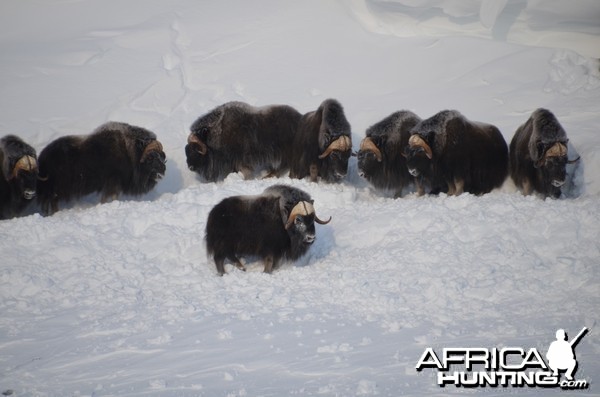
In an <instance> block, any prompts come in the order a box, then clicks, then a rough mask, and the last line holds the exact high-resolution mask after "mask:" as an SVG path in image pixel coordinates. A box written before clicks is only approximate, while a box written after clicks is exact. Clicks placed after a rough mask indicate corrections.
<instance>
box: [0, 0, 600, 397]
mask: <svg viewBox="0 0 600 397" xmlns="http://www.w3.org/2000/svg"><path fill="white" fill-rule="evenodd" d="M599 50H600V3H598V2H597V1H595V0H589V1H586V0H577V1H573V2H566V1H553V0H538V1H535V0H530V1H503V0H498V1H491V0H484V1H475V0H472V1H463V0H461V1H441V0H429V1H419V2H417V1H414V0H397V1H391V0H390V1H383V0H347V1H341V0H340V1H335V0H326V1H322V0H307V1H296V2H291V1H285V2H282V1H277V0H258V1H252V2H250V1H239V0H222V1H213V2H208V1H204V2H198V1H193V0H174V1H170V2H164V1H159V0H131V1H127V2H122V1H116V0H102V1H100V0H80V1H77V0H73V1H61V0H53V1H44V2H40V1H33V0H4V1H2V3H1V4H0V51H1V53H2V56H1V57H0V135H4V134H8V133H16V134H18V135H20V136H22V137H23V138H25V139H26V140H27V141H28V142H29V143H30V144H32V145H33V146H34V147H35V148H36V149H37V150H38V152H39V151H41V149H42V148H43V147H44V146H45V145H46V144H47V143H48V142H50V141H51V140H53V139H55V138H57V137H59V136H62V135H67V134H83V133H89V132H91V131H92V130H93V129H94V128H95V127H97V126H98V125H100V124H101V123H103V122H105V121H108V120H115V121H124V122H127V123H130V124H136V125H140V126H143V127H145V128H148V129H151V130H153V131H154V132H156V134H157V135H158V136H159V139H160V140H161V141H162V142H163V144H164V147H165V151H166V153H167V157H168V159H169V162H168V164H167V169H168V170H167V175H166V177H165V179H164V180H162V181H161V182H160V183H159V185H158V186H157V188H156V189H155V191H153V192H151V193H150V194H148V195H146V196H144V197H142V198H139V199H132V198H127V197H125V198H123V199H122V200H120V201H114V202H112V203H109V204H104V205H100V204H98V200H97V198H96V197H91V198H88V199H86V200H83V201H82V202H80V203H77V204H74V205H72V206H70V208H67V209H65V210H63V211H60V212H58V213H57V214H55V215H54V216H52V217H47V218H43V217H41V216H40V215H38V214H35V213H33V214H31V215H29V216H25V217H21V218H17V219H12V220H7V221H1V222H0V393H2V392H4V393H5V394H12V395H13V396H79V395H81V396H140V395H144V396H148V395H152V396H284V395H299V396H307V395H323V396H351V395H379V396H397V395H430V396H431V395H450V394H459V393H461V394H462V393H465V392H469V393H475V392H476V393H480V394H485V395H505V394H507V393H508V394H519V395H538V394H540V395H542V394H543V395H548V394H550V395H555V394H557V393H569V394H573V395H578V394H584V395H600V386H599V385H598V383H599V382H600V338H598V331H597V329H596V327H595V326H596V322H597V321H598V316H599V314H600V271H599V266H600V263H599V262H600V134H598V125H599V121H600V117H599V109H600V107H599V105H600V68H599V62H598V59H597V58H598V56H600V54H599V53H598V51H599ZM328 97H333V98H337V99H338V100H339V101H340V102H341V103H342V104H343V105H344V107H345V110H346V115H347V117H348V119H349V121H350V123H351V124H352V127H353V139H354V146H355V148H357V146H358V142H359V141H360V139H361V138H362V137H363V136H364V131H365V129H366V128H367V127H369V126H370V125H371V124H374V123H375V122H377V121H379V120H381V119H382V118H384V117H385V116H387V115H388V114H390V113H392V112H394V111H396V110H400V109H410V110H413V111H414V112H416V113H417V114H419V115H420V116H421V117H429V116H431V115H432V114H434V113H436V112H437V111H439V110H442V109H446V108H454V109H458V110H460V111H461V112H462V113H463V114H464V115H465V116H467V117H468V118H470V119H472V120H479V121H485V122H489V123H493V124H495V125H497V126H498V127H499V128H500V130H501V131H502V132H503V134H504V137H505V138H506V140H507V141H509V140H510V139H511V138H512V135H513V133H514V131H515V130H516V128H517V127H518V126H519V125H520V124H522V123H523V122H524V121H525V120H526V119H527V118H528V117H529V115H530V113H531V112H532V111H533V110H534V109H536V108H538V107H546V108H549V109H551V110H552V111H553V112H554V113H555V114H556V115H557V117H558V118H559V120H560V121H561V123H562V124H563V126H564V127H565V129H566V130H567V133H568V135H569V138H570V150H571V151H572V153H573V155H574V154H575V153H577V154H578V155H580V156H581V159H582V161H581V163H580V164H579V166H578V167H574V168H573V169H571V171H572V174H573V181H572V183H573V185H572V186H571V188H570V190H569V192H568V193H569V194H568V197H563V198H561V199H559V200H550V199H549V200H543V199H540V198H539V197H534V196H529V197H524V196H522V195H521V194H520V193H518V192H516V191H515V188H514V186H513V185H512V183H511V182H510V181H508V182H507V183H506V184H505V186H504V187H503V188H502V189H499V190H498V191H494V192H492V193H490V194H487V195H484V196H482V197H474V196H471V195H468V194H465V195H462V196H459V197H447V196H445V195H442V196H439V197H416V196H414V195H409V196H407V197H405V198H402V199H396V200H394V199H391V198H389V197H385V196H384V195H382V194H379V193H377V192H374V191H373V190H372V189H371V188H370V187H369V186H368V185H367V184H366V183H365V182H364V181H362V180H361V179H360V178H359V177H358V175H357V174H356V163H355V160H354V159H352V160H351V165H350V173H351V174H350V175H349V177H348V178H347V181H345V182H344V183H343V184H340V185H332V184H314V183H309V182H307V181H299V180H291V179H288V178H282V179H280V180H254V181H243V180H242V179H241V177H240V176H239V175H231V176H229V177H228V178H227V179H226V180H225V181H224V182H222V183H217V184H214V183H212V184H203V183H200V182H199V181H198V180H197V178H196V177H195V175H194V174H193V173H192V172H190V171H188V170H187V168H186V165H185V155H184V151H183V147H184V144H185V140H186V137H187V135H188V133H189V131H188V128H189V125H190V124H191V123H192V122H193V121H194V119H195V118H196V117H198V116H200V115H202V114H203V113H205V112H207V111H208V110H210V109H212V108H213V107H215V106H217V105H220V104H222V103H224V102H226V101H230V100H243V101H246V102H249V103H251V104H254V105H267V104H273V103H285V104H289V105H292V106H294V107H296V108H297V109H298V110H299V111H301V112H308V111H310V110H314V109H316V108H317V106H318V105H319V103H320V102H321V101H322V100H323V99H325V98H328ZM275 182H284V183H289V184H292V185H294V186H297V187H300V188H302V189H305V190H306V191H308V192H309V193H310V194H311V195H312V196H313V198H315V208H316V210H317V213H318V214H319V216H321V217H323V218H325V217H328V216H330V215H331V216H332V217H333V220H332V222H331V223H330V224H328V225H325V226H318V227H317V241H316V242H315V244H314V245H313V246H312V247H311V249H310V250H309V253H308V254H307V256H306V257H304V258H302V259H301V260H299V261H298V262H296V263H288V264H285V265H284V266H283V267H282V268H281V269H280V270H278V271H276V272H274V273H273V274H272V275H265V274H263V273H262V272H261V265H260V264H259V263H251V264H250V266H249V271H248V272H247V273H243V272H240V271H238V270H235V269H233V268H232V267H228V270H229V274H228V275H226V276H224V277H218V276H217V273H216V270H215V268H214V264H212V262H211V261H209V260H208V259H207V257H206V251H205V249H204V245H203V234H204V227H205V222H206V217H207V215H208V212H209V211H210V209H211V208H212V206H214V205H215V204H216V203H217V202H219V201H220V200H221V199H223V198H225V197H228V196H230V195H237V194H255V193H259V192H261V191H262V190H264V188H266V187H267V186H269V185H271V184H273V183H275ZM31 212H34V211H33V210H32V211H31ZM584 326H587V327H588V328H590V330H591V332H589V333H588V334H587V335H586V336H585V337H584V338H583V339H582V340H581V342H580V343H579V344H578V345H577V346H576V355H577V360H578V362H579V368H578V371H577V373H576V378H577V379H585V380H587V381H588V383H589V387H588V388H587V389H586V390H583V391H568V392H567V391H561V390H559V389H556V390H554V389H543V388H527V387H526V388H513V387H508V388H503V387H499V388H491V387H487V388H480V389H465V388H456V387H454V386H448V387H445V388H440V387H439V386H438V385H437V379H436V376H437V371H434V370H431V369H425V370H423V371H421V372H417V371H416V370H415V365H416V363H417V361H418V360H419V358H420V357H421V354H422V353H423V351H424V350H425V348H427V347H432V348H434V349H435V350H436V351H441V350H442V349H443V348H444V347H485V348H493V347H498V348H500V347H505V346H519V347H522V348H524V349H530V348H536V349H538V350H539V351H540V352H543V353H544V354H545V352H546V350H547V348H548V346H549V345H550V343H551V342H552V341H553V340H554V333H555V331H556V330H557V329H559V328H564V329H566V330H567V332H568V334H569V336H570V337H572V336H574V335H575V334H576V333H577V332H578V331H579V330H580V329H581V328H582V327H584Z"/></svg>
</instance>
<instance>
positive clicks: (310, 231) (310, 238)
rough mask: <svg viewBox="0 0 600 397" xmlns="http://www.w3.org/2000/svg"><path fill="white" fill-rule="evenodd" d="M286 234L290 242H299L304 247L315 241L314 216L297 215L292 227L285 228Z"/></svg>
mask: <svg viewBox="0 0 600 397" xmlns="http://www.w3.org/2000/svg"><path fill="white" fill-rule="evenodd" d="M287 233H288V235H289V236H290V239H291V240H292V241H294V240H295V241H299V242H301V243H302V244H303V245H305V246H309V245H311V244H312V243H313V242H314V241H315V235H316V234H315V215H314V213H313V214H307V215H298V216H296V218H295V219H294V222H293V223H292V225H290V226H289V227H288V228H287Z"/></svg>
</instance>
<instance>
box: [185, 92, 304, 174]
mask: <svg viewBox="0 0 600 397" xmlns="http://www.w3.org/2000/svg"><path fill="white" fill-rule="evenodd" d="M300 117H301V114H300V113H298V111H296V110H295V109H294V108H292V107H290V106H286V105H271V106H265V107H261V108H257V107H254V106H250V105H248V104H246V103H243V102H228V103H226V104H224V105H221V106H218V107H217V108H215V109H213V110H211V111H210V112H208V113H207V114H205V115H203V116H201V117H200V118H198V119H197V120H196V121H195V122H194V123H193V124H192V126H191V127H190V130H191V133H190V135H189V136H188V143H187V145H186V147H185V154H186V158H187V164H188V168H189V169H190V170H192V171H195V172H197V173H198V174H199V175H200V176H201V177H202V178H203V179H205V180H206V181H208V182H214V181H218V180H221V179H223V178H225V177H226V176H227V175H228V174H230V173H232V172H242V173H243V174H244V177H245V178H246V179H248V178H251V177H253V176H254V175H255V174H256V173H258V172H260V171H263V170H266V171H267V172H268V173H269V174H270V175H275V176H279V175H281V174H282V173H283V172H287V170H288V169H289V162H288V160H289V159H290V155H291V153H290V151H291V143H292V140H293V136H294V135H295V133H296V130H297V127H298V122H299V120H300Z"/></svg>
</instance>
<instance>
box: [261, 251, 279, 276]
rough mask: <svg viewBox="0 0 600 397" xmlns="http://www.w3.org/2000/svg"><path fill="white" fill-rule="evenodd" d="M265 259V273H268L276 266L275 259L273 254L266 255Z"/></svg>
mask: <svg viewBox="0 0 600 397" xmlns="http://www.w3.org/2000/svg"><path fill="white" fill-rule="evenodd" d="M264 261H265V273H268V274H270V273H271V272H273V269H275V268H276V267H277V259H275V258H274V257H273V255H268V256H266V257H265V259H264Z"/></svg>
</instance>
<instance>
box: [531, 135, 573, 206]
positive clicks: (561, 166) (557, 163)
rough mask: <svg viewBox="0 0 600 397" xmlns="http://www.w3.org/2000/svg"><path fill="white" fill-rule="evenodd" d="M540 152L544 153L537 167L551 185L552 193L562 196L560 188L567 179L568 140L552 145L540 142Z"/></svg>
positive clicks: (543, 178) (536, 164) (544, 179)
mask: <svg viewBox="0 0 600 397" xmlns="http://www.w3.org/2000/svg"><path fill="white" fill-rule="evenodd" d="M537 148H538V153H543V155H541V156H540V160H539V161H538V162H536V163H535V165H534V166H535V168H537V169H538V171H539V172H541V174H542V180H543V181H546V183H548V184H549V185H551V187H550V186H549V188H550V189H551V195H552V196H554V197H559V196H560V189H561V187H562V186H563V185H564V184H565V181H566V179H567V163H568V159H567V146H566V142H565V143H562V142H556V143H553V144H551V145H548V144H543V143H541V142H540V143H538V145H537Z"/></svg>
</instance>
